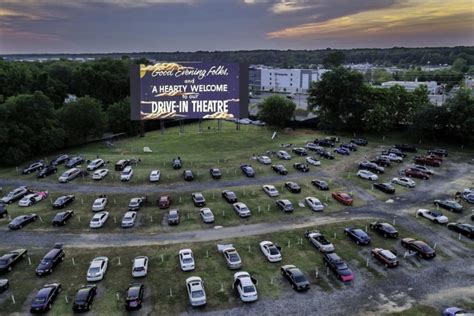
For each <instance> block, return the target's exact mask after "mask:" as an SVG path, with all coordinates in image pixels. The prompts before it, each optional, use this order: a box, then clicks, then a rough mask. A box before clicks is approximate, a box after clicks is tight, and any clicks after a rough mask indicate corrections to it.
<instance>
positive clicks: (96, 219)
mask: <svg viewBox="0 0 474 316" xmlns="http://www.w3.org/2000/svg"><path fill="white" fill-rule="evenodd" d="M107 219H109V212H99V213H95V214H94V216H92V218H91V221H90V223H89V227H90V228H100V227H102V226H104V224H105V222H106V221H107Z"/></svg>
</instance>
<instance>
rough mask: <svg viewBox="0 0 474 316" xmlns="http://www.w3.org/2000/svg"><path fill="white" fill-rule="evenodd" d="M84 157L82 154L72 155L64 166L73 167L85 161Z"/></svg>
mask: <svg viewBox="0 0 474 316" xmlns="http://www.w3.org/2000/svg"><path fill="white" fill-rule="evenodd" d="M85 161H86V159H85V158H84V157H83V156H74V157H72V158H71V159H69V160H68V161H67V162H66V163H65V164H64V166H65V167H66V168H68V169H71V168H75V167H77V166H79V165H80V164H82V163H83V162H85Z"/></svg>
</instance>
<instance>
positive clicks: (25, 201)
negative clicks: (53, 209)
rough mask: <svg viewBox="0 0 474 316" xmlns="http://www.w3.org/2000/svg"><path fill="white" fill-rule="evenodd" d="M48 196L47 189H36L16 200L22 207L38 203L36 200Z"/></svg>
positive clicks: (41, 199) (39, 200)
mask: <svg viewBox="0 0 474 316" xmlns="http://www.w3.org/2000/svg"><path fill="white" fill-rule="evenodd" d="M48 196H49V193H48V191H37V192H33V193H30V194H27V195H25V196H24V197H23V198H22V199H21V200H20V201H19V202H18V206H22V207H28V206H32V205H34V204H36V203H38V202H41V201H43V200H44V199H46V198H47V197H48Z"/></svg>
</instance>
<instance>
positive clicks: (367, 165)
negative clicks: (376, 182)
mask: <svg viewBox="0 0 474 316" xmlns="http://www.w3.org/2000/svg"><path fill="white" fill-rule="evenodd" d="M359 169H361V170H369V171H372V172H375V173H378V174H381V173H384V171H385V169H384V168H383V167H380V166H379V165H377V164H376V163H373V162H370V161H363V162H361V163H359Z"/></svg>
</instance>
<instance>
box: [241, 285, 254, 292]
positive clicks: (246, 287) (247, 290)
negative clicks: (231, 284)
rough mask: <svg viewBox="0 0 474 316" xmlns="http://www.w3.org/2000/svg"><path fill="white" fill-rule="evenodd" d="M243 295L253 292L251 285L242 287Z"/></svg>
mask: <svg viewBox="0 0 474 316" xmlns="http://www.w3.org/2000/svg"><path fill="white" fill-rule="evenodd" d="M243 290H244V293H253V292H255V287H254V286H253V285H247V286H244V287H243Z"/></svg>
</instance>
